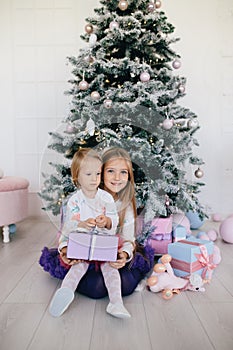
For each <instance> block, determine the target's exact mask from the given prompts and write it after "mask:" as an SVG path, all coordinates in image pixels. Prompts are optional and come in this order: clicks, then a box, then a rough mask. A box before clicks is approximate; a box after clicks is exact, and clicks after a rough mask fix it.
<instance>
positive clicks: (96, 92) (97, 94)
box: [91, 91, 100, 101]
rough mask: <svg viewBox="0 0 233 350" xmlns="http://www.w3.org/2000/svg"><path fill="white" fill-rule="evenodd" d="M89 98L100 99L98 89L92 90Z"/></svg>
mask: <svg viewBox="0 0 233 350" xmlns="http://www.w3.org/2000/svg"><path fill="white" fill-rule="evenodd" d="M91 98H92V100H94V101H98V100H99V99H100V94H99V93H98V91H92V93H91Z"/></svg>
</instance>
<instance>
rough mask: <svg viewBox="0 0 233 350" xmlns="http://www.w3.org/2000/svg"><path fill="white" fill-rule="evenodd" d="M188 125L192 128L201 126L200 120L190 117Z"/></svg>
mask: <svg viewBox="0 0 233 350" xmlns="http://www.w3.org/2000/svg"><path fill="white" fill-rule="evenodd" d="M187 125H188V127H189V128H190V129H195V128H197V127H198V126H199V123H198V120H197V118H194V119H190V120H189V121H188V123H187Z"/></svg>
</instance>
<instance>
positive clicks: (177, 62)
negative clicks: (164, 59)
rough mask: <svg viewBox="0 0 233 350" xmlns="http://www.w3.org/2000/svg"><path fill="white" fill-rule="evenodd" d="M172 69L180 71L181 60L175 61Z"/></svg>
mask: <svg viewBox="0 0 233 350" xmlns="http://www.w3.org/2000/svg"><path fill="white" fill-rule="evenodd" d="M172 67H173V68H174V69H179V68H180V67H181V62H180V60H178V59H176V60H175V61H173V62H172Z"/></svg>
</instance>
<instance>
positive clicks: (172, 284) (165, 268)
mask: <svg viewBox="0 0 233 350" xmlns="http://www.w3.org/2000/svg"><path fill="white" fill-rule="evenodd" d="M171 260H172V257H171V256H170V255H169V254H165V255H163V256H162V257H161V259H160V261H161V263H157V264H156V265H155V266H154V269H153V273H152V275H151V276H150V277H149V278H148V279H147V286H148V288H149V290H150V291H151V292H154V293H157V292H161V291H162V295H163V298H164V299H171V298H172V296H173V293H177V294H178V293H180V291H182V290H191V291H200V292H204V291H205V288H203V284H204V283H205V281H203V279H202V278H201V276H200V275H198V274H195V273H193V274H191V275H190V276H189V278H188V279H187V278H183V277H177V276H175V274H174V271H173V269H172V267H171V264H170V261H171Z"/></svg>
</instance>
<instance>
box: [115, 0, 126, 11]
mask: <svg viewBox="0 0 233 350" xmlns="http://www.w3.org/2000/svg"><path fill="white" fill-rule="evenodd" d="M128 6H129V4H128V2H127V1H126V0H120V1H119V3H118V7H119V9H120V10H121V11H125V10H127V8H128Z"/></svg>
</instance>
